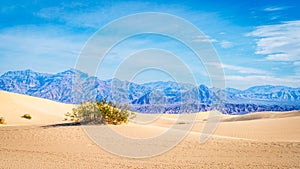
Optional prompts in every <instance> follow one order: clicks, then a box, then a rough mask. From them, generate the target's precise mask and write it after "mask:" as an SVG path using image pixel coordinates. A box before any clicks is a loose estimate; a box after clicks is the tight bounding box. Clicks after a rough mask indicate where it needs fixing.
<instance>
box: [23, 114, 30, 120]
mask: <svg viewBox="0 0 300 169" xmlns="http://www.w3.org/2000/svg"><path fill="white" fill-rule="evenodd" d="M22 117H23V118H25V119H28V120H30V119H31V118H32V117H31V115H30V114H24V115H23V116H22Z"/></svg>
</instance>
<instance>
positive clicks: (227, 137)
mask: <svg viewBox="0 0 300 169" xmlns="http://www.w3.org/2000/svg"><path fill="white" fill-rule="evenodd" d="M0 102H1V109H0V116H3V117H5V119H6V123H7V124H5V125H1V126H0V168H1V169H2V168H3V169H4V168H5V169H6V168H13V169H14V168H49V169H50V168H51V169H52V168H84V169H88V168H197V169H198V168H300V125H299V123H300V116H299V115H300V112H299V111H294V112H284V113H273V112H263V113H253V114H251V115H244V116H234V117H225V116H224V117H223V118H224V119H227V120H224V121H222V122H220V123H219V125H218V127H217V129H216V131H215V133H214V135H213V136H212V137H211V138H209V140H208V141H207V142H205V143H203V144H199V142H198V140H199V135H200V132H201V131H202V128H203V126H204V125H205V120H203V119H205V118H207V113H199V114H198V115H197V122H196V123H195V125H194V127H193V128H192V131H191V132H189V134H188V136H187V137H185V138H184V139H183V140H182V141H181V142H180V143H179V144H178V145H176V146H175V147H174V148H173V149H171V150H169V151H167V152H165V153H162V154H160V155H158V156H154V157H150V158H137V159H133V158H126V157H120V156H117V155H114V154H111V153H109V152H107V151H105V150H103V149H102V148H100V147H99V146H97V144H95V143H94V142H93V141H92V140H91V139H89V137H88V136H87V134H86V133H85V131H84V129H83V128H82V127H81V126H68V125H55V124H59V123H63V121H62V120H63V118H64V113H66V112H67V111H70V110H71V109H72V107H73V105H66V104H61V103H56V102H52V101H49V100H44V99H39V98H34V97H29V96H24V95H19V94H14V93H8V92H3V91H0ZM24 113H30V114H31V115H32V117H33V118H32V120H27V119H23V118H21V117H20V116H22V115H23V114H24ZM161 117H162V118H159V119H158V120H155V122H153V123H151V124H148V125H141V124H127V125H121V126H100V127H99V128H100V129H101V127H102V128H103V129H105V128H107V127H109V128H112V129H113V130H115V131H118V132H120V133H122V134H124V135H127V136H128V137H134V138H147V137H150V136H153V135H159V134H161V133H163V132H165V131H166V130H167V129H168V128H169V127H170V126H175V127H176V126H178V128H180V126H184V125H188V124H185V123H174V121H173V120H172V119H174V118H176V116H175V115H173V116H172V115H162V116H161ZM114 141H115V143H118V144H120V145H122V140H114ZM153 145H155V146H163V144H161V143H155V142H153V143H152V146H153ZM149 146H150V145H149ZM123 148H124V151H126V147H123Z"/></svg>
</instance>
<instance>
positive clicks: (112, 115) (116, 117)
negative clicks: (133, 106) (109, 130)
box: [65, 99, 135, 125]
mask: <svg viewBox="0 0 300 169" xmlns="http://www.w3.org/2000/svg"><path fill="white" fill-rule="evenodd" d="M65 116H66V117H65V120H69V121H74V122H76V123H79V122H80V123H88V124H114V125H118V124H122V123H127V122H128V121H129V119H132V118H135V113H133V112H131V111H129V110H128V106H127V105H125V106H121V105H120V104H114V103H113V102H108V103H107V102H106V100H105V99H103V100H101V101H88V102H84V103H82V104H80V105H79V106H78V107H77V108H73V110H72V113H69V112H67V113H66V114H65Z"/></svg>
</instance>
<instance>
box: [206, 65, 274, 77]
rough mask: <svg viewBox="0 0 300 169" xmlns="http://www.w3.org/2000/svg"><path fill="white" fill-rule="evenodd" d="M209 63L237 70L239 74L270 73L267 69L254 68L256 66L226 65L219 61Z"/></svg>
mask: <svg viewBox="0 0 300 169" xmlns="http://www.w3.org/2000/svg"><path fill="white" fill-rule="evenodd" d="M208 64H209V65H213V66H216V67H219V68H223V69H225V71H226V70H229V71H235V72H238V73H239V74H252V75H254V74H255V75H260V74H263V75H267V74H270V73H269V72H268V71H264V70H261V69H256V68H250V67H243V66H235V65H228V64H220V63H208Z"/></svg>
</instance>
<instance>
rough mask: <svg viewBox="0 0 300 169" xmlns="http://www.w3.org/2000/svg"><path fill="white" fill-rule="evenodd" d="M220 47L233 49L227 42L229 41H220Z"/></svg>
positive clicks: (230, 43)
mask: <svg viewBox="0 0 300 169" xmlns="http://www.w3.org/2000/svg"><path fill="white" fill-rule="evenodd" d="M220 45H221V47H222V48H224V49H228V48H231V47H233V44H232V42H229V41H226V40H223V41H221V42H220Z"/></svg>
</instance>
